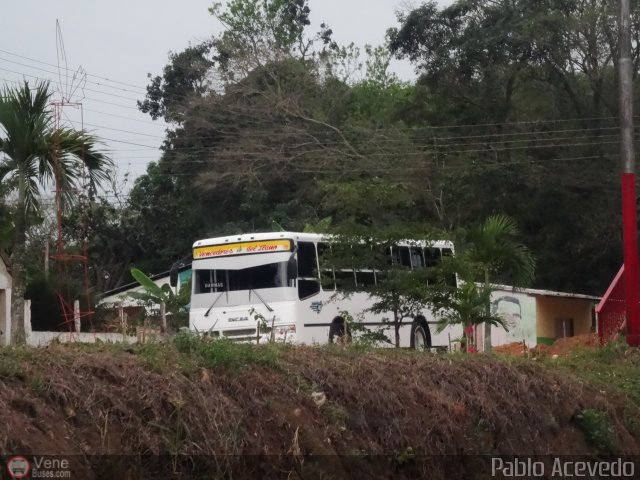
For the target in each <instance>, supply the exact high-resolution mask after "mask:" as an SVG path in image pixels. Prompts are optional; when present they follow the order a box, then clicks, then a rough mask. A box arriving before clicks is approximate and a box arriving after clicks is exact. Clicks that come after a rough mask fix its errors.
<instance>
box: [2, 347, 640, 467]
mask: <svg viewBox="0 0 640 480" xmlns="http://www.w3.org/2000/svg"><path fill="white" fill-rule="evenodd" d="M198 348H200V347H198ZM216 348H222V347H216V345H215V344H210V345H209V346H207V347H206V348H204V349H199V350H198V349H196V347H194V346H193V345H190V346H187V347H184V346H183V347H180V348H176V347H175V346H174V345H162V346H161V345H156V346H146V347H134V348H129V349H125V347H107V346H103V347H92V348H86V347H84V348H83V347H72V346H71V347H70V346H52V347H48V348H43V349H37V350H28V349H19V350H15V349H10V350H0V411H2V419H3V421H2V422H0V451H1V452H4V453H5V455H13V454H21V455H67V456H69V458H70V459H72V465H73V468H74V470H75V471H76V472H78V473H79V475H81V477H82V478H107V477H110V478H195V477H198V476H200V475H202V476H206V478H304V479H307V478H309V479H311V478H325V479H329V478H362V479H364V478H391V477H393V478H434V479H438V478H478V472H479V471H480V470H479V469H478V466H477V462H478V461H482V457H473V456H468V457H463V458H462V457H443V456H441V455H455V454H465V455H475V454H489V455H490V454H503V455H506V454H513V455H525V454H531V455H545V454H551V453H552V454H555V455H560V454H563V455H572V454H594V455H596V454H635V455H637V454H640V440H639V437H638V436H637V435H638V433H637V432H635V431H634V429H633V428H632V427H633V425H635V424H633V425H631V426H629V424H628V423H629V422H628V419H629V418H638V414H639V413H640V412H639V411H638V408H637V406H636V405H635V404H633V403H632V402H630V401H628V400H627V399H626V398H624V397H620V396H616V395H613V394H607V393H606V392H605V391H602V390H599V389H596V388H594V387H591V386H589V385H587V384H585V383H583V382H581V381H579V380H577V379H575V378H572V377H568V376H566V375H559V374H556V373H553V372H550V371H548V370H546V369H544V368H543V367H541V366H537V365H535V363H531V362H529V363H523V362H520V363H514V364H510V363H507V362H504V361H500V360H497V359H493V360H490V359H484V358H481V357H479V356H474V357H473V358H469V359H463V358H460V357H451V356H447V355H429V354H417V353H412V352H356V351H354V350H350V349H345V350H328V349H314V348H297V347H296V348H294V347H282V348H275V347H271V346H269V347H259V348H257V349H256V348H255V347H249V346H242V347H239V350H237V351H236V350H235V349H236V348H237V347H236V346H233V347H231V346H229V345H224V348H225V349H227V350H226V352H227V353H225V354H224V355H221V354H220V353H219V351H217V350H215V349H216ZM225 355H226V356H225ZM585 412H596V414H595V415H596V418H597V419H601V420H602V422H604V423H601V424H597V425H596V426H595V427H594V426H593V425H590V424H589V425H586V426H585V423H584V418H585V415H584V413H585ZM598 429H600V430H603V431H598ZM104 455H118V456H114V457H105V456H104ZM122 455H125V456H122ZM485 458H486V457H485ZM78 478H80V477H78Z"/></svg>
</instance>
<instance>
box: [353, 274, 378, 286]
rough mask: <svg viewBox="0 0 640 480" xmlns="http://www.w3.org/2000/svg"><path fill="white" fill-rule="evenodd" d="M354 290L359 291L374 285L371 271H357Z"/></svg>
mask: <svg viewBox="0 0 640 480" xmlns="http://www.w3.org/2000/svg"><path fill="white" fill-rule="evenodd" d="M356 282H357V285H356V288H357V289H358V290H359V289H361V288H367V287H371V286H372V285H375V284H376V277H375V275H374V273H373V270H359V271H357V272H356Z"/></svg>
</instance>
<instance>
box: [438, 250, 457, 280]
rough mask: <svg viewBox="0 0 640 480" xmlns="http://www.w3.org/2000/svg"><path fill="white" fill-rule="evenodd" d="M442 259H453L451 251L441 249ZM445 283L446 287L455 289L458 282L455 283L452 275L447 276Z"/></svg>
mask: <svg viewBox="0 0 640 480" xmlns="http://www.w3.org/2000/svg"><path fill="white" fill-rule="evenodd" d="M442 257H443V258H444V257H453V250H451V249H450V248H443V249H442ZM446 281H447V285H449V286H451V287H457V286H458V282H457V281H456V274H455V273H452V274H451V275H447V278H446Z"/></svg>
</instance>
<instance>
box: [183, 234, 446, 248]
mask: <svg viewBox="0 0 640 480" xmlns="http://www.w3.org/2000/svg"><path fill="white" fill-rule="evenodd" d="M331 237H332V235H329V234H322V233H305V232H263V233H243V234H240V235H229V236H226V237H214V238H205V239H203V240H196V242H195V243H194V244H193V248H196V247H205V246H208V245H224V244H225V243H237V242H249V241H252V240H253V241H256V240H257V241H260V240H276V239H279V238H283V239H291V240H295V241H298V242H318V241H321V240H323V239H324V240H325V241H327V240H330V239H331ZM405 242H406V244H407V245H408V244H409V243H410V242H411V240H406V241H405ZM405 242H400V244H401V245H402V244H403V243H405ZM420 243H422V242H420ZM424 244H425V245H426V244H429V245H430V246H433V247H439V248H451V249H453V242H451V241H449V240H437V241H433V242H424Z"/></svg>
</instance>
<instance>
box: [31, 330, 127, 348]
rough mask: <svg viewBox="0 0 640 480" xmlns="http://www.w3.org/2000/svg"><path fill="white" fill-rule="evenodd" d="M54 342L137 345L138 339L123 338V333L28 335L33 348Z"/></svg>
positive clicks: (38, 333)
mask: <svg viewBox="0 0 640 480" xmlns="http://www.w3.org/2000/svg"><path fill="white" fill-rule="evenodd" d="M53 341H58V342H61V343H69V342H78V343H96V342H97V341H101V342H109V343H122V342H124V343H135V342H137V341H138V339H137V338H136V337H131V336H123V335H122V334H121V333H89V332H80V333H76V332H31V333H29V334H28V335H27V344H28V345H31V346H33V347H39V346H43V345H48V344H50V343H51V342H53Z"/></svg>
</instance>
